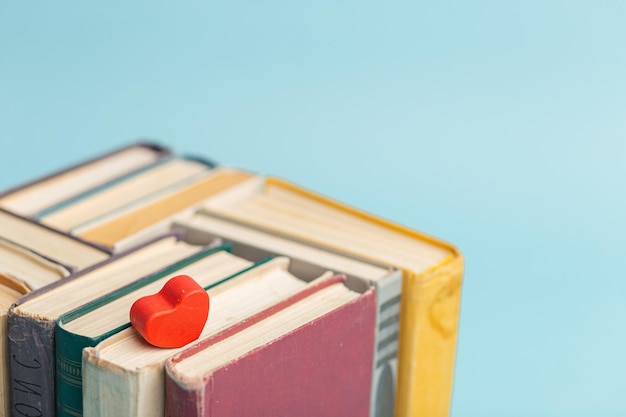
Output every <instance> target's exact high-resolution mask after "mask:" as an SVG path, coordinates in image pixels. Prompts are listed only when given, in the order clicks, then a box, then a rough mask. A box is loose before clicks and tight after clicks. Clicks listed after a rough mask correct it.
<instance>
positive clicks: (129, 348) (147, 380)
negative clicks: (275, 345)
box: [83, 258, 373, 417]
mask: <svg viewBox="0 0 626 417" xmlns="http://www.w3.org/2000/svg"><path fill="white" fill-rule="evenodd" d="M288 267H289V259H287V258H274V259H270V260H268V261H266V262H262V263H261V264H258V265H256V266H255V267H253V268H251V269H248V270H246V271H244V272H242V273H239V274H238V275H236V276H233V277H230V278H229V279H228V280H226V281H225V282H224V283H222V284H220V285H217V286H214V287H212V288H209V289H208V293H209V296H210V299H211V311H210V313H209V319H208V320H207V322H206V325H205V326H204V329H203V331H202V334H201V336H200V340H202V339H205V338H207V337H209V336H211V335H214V334H216V333H218V332H220V331H223V330H225V329H227V328H229V327H230V326H232V325H234V324H236V323H238V322H240V321H242V320H245V319H246V318H248V317H251V316H253V315H254V314H256V313H258V312H260V311H263V310H264V309H266V308H270V307H271V306H273V305H274V304H276V303H277V302H279V301H281V300H283V299H285V298H288V297H290V296H292V295H294V294H296V293H298V292H300V291H301V290H303V289H305V288H306V287H307V286H308V285H309V284H308V282H310V281H311V279H310V278H311V277H308V281H307V280H303V279H301V278H300V277H296V276H294V275H293V274H291V273H290V272H289V271H288ZM327 276H328V274H324V275H322V276H321V277H320V279H324V278H325V277H327ZM313 278H315V277H313ZM372 331H373V329H372ZM182 349H183V348H176V349H163V348H157V347H154V346H152V345H149V344H148V343H147V342H146V341H145V340H144V339H143V338H142V337H141V336H140V335H139V334H138V333H137V332H136V331H135V329H134V328H129V329H126V330H123V331H121V332H119V333H117V334H115V335H113V336H111V337H110V338H108V339H105V340H104V341H102V342H100V343H99V344H98V345H97V346H95V347H89V348H86V349H84V350H83V401H84V404H83V407H84V413H85V415H86V416H102V417H103V416H111V417H113V416H115V417H117V416H142V417H157V416H163V413H164V407H165V397H164V392H165V385H164V384H165V371H164V368H163V366H164V364H165V361H166V360H167V359H168V358H169V357H170V356H172V355H173V354H175V353H177V352H178V351H180V350H182ZM369 365H370V366H371V363H370V364H369ZM367 383H368V384H369V381H367Z"/></svg>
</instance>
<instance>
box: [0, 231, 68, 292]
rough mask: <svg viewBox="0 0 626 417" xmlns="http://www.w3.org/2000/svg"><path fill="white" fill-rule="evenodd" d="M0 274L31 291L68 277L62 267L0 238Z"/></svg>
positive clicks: (65, 269)
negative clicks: (11, 278) (18, 282)
mask: <svg viewBox="0 0 626 417" xmlns="http://www.w3.org/2000/svg"><path fill="white" fill-rule="evenodd" d="M0 273H2V274H5V275H8V276H10V277H14V278H15V279H18V280H20V281H21V282H22V283H23V285H25V286H26V287H27V288H29V289H31V290H34V289H37V288H41V287H44V286H46V285H48V284H51V283H53V282H55V281H58V280H59V279H61V278H64V277H67V276H69V275H70V271H69V270H68V269H67V268H65V267H64V266H62V265H59V264H57V263H55V262H52V261H50V260H49V259H46V258H44V257H43V256H41V255H39V254H38V253H35V252H33V251H31V250H28V249H26V248H24V247H22V246H19V245H16V244H15V243H12V242H9V241H7V240H4V239H2V238H0Z"/></svg>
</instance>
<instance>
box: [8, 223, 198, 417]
mask: <svg viewBox="0 0 626 417" xmlns="http://www.w3.org/2000/svg"><path fill="white" fill-rule="evenodd" d="M201 249H202V247H195V246H193V245H188V244H186V243H185V244H184V246H180V243H179V236H178V234H168V235H166V236H163V237H161V238H158V239H155V240H154V241H150V242H148V243H146V244H145V245H143V246H140V247H138V248H135V249H132V250H129V251H127V252H124V253H121V254H118V255H114V256H112V257H111V258H109V259H108V261H107V262H105V263H103V264H102V265H98V267H97V268H95V267H94V268H90V269H86V270H84V271H82V272H80V273H77V274H74V275H72V276H70V277H68V278H66V279H64V280H62V281H58V282H55V283H53V284H50V285H48V286H46V287H43V288H40V289H38V290H35V291H33V292H31V293H29V294H27V295H26V296H24V297H22V298H20V299H19V300H18V301H17V302H16V303H14V304H13V305H12V306H11V308H10V309H9V312H8V318H7V325H8V344H9V359H10V363H9V369H10V374H11V383H10V391H11V402H12V411H13V414H15V415H54V412H55V388H54V387H55V360H54V351H55V340H54V328H55V320H56V319H57V318H58V317H59V315H60V313H59V311H62V312H66V311H71V310H72V309H74V308H76V307H79V306H81V305H83V304H85V303H88V302H89V301H91V300H94V299H97V298H98V297H101V296H103V295H104V294H106V293H108V292H111V291H113V290H115V289H117V288H118V287H119V286H120V285H125V284H127V283H129V282H132V281H134V280H136V279H139V278H141V277H142V276H145V275H148V274H150V273H153V272H155V271H159V270H161V269H162V268H166V267H168V266H170V265H171V264H172V263H175V262H178V261H180V259H184V258H186V257H188V256H190V255H192V254H193V253H195V252H197V251H199V250H201Z"/></svg>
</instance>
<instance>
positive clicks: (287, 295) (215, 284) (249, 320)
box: [0, 143, 463, 417]
mask: <svg viewBox="0 0 626 417" xmlns="http://www.w3.org/2000/svg"><path fill="white" fill-rule="evenodd" d="M462 273H463V261H462V257H461V255H460V253H459V252H458V251H457V250H456V248H454V247H453V246H451V245H449V244H447V243H444V242H442V241H440V240H438V239H435V238H432V237H429V236H426V235H424V234H421V233H419V232H417V231H414V230H410V229H408V228H406V227H403V226H400V225H398V224H395V223H392V222H390V221H387V220H384V219H382V218H379V217H377V216H374V215H371V214H368V213H365V212H363V211H361V210H358V209H355V208H352V207H349V206H347V205H345V204H342V203H340V202H337V201H335V200H331V199H329V198H326V197H324V196H322V195H320V194H317V193H314V192H312V191H309V190H306V189H303V188H302V187H300V186H298V185H295V184H293V183H291V182H289V181H286V180H282V179H278V178H273V177H269V176H265V175H260V174H256V173H252V172H248V171H246V170H242V169H236V168H229V167H225V166H217V165H215V164H213V163H211V162H209V161H207V160H204V159H202V158H192V157H183V156H178V155H175V154H173V153H172V152H171V151H170V150H168V149H166V148H164V147H161V146H159V145H156V144H149V143H135V144H131V145H129V146H127V147H124V148H123V149H119V150H116V151H114V152H111V153H109V154H106V155H101V156H98V157H97V158H94V159H91V160H88V161H86V162H85V163H83V164H80V165H75V166H71V167H69V168H67V169H64V170H62V171H59V172H56V173H54V174H51V175H48V176H46V177H44V178H41V179H38V180H36V181H33V182H30V183H27V184H23V185H20V186H18V187H15V188H12V189H9V190H7V191H5V192H3V193H0V300H1V303H2V305H1V306H0V313H1V316H0V331H1V334H0V358H1V363H0V378H2V383H0V414H1V415H6V416H9V415H11V416H54V415H56V416H81V415H84V416H102V417H103V416H111V417H119V416H139V417H150V416H155V417H156V416H172V417H174V416H180V417H183V416H184V417H188V416H211V417H227V416H252V415H254V416H279V415H281V416H363V417H366V416H368V417H369V416H381V417H382V416H394V415H395V416H418V415H419V416H435V417H436V416H446V415H448V414H449V407H450V400H451V391H452V376H453V365H454V356H455V347H456V337H457V325H458V314H459V302H460V292H461V279H462ZM177 275H189V276H191V277H192V278H194V279H195V280H196V281H197V282H198V283H199V284H200V285H201V286H202V287H203V288H204V289H205V290H206V291H207V292H208V294H209V297H210V305H211V306H210V313H209V318H208V320H207V322H206V324H205V326H204V328H203V330H202V334H201V335H200V337H199V339H197V340H196V341H194V342H192V343H190V344H188V345H186V346H183V347H180V348H167V349H165V348H158V347H154V346H152V345H150V344H149V343H147V342H146V341H145V340H144V339H143V338H142V337H141V336H140V335H139V333H137V332H136V330H135V329H134V328H133V327H132V326H131V324H130V320H129V310H130V307H131V306H132V304H133V303H134V301H135V300H137V299H139V298H141V297H144V296H146V295H150V294H154V293H156V292H158V291H159V289H160V288H162V287H163V285H164V283H165V282H167V280H169V279H170V278H172V277H174V276H177Z"/></svg>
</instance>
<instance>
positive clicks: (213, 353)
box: [165, 280, 376, 417]
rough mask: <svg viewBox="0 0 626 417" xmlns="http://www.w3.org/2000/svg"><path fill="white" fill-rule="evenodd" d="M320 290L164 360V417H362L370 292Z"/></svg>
mask: <svg viewBox="0 0 626 417" xmlns="http://www.w3.org/2000/svg"><path fill="white" fill-rule="evenodd" d="M326 284H327V285H326V286H323V287H321V288H319V287H318V288H317V291H315V292H312V293H310V294H307V295H306V296H304V297H302V296H301V297H298V298H295V297H294V298H292V299H290V300H287V301H286V302H284V303H281V304H279V305H277V306H275V307H274V308H272V309H270V310H267V311H265V312H263V313H260V314H259V315H257V316H256V317H254V318H253V319H251V320H248V321H247V322H245V323H243V324H242V325H239V326H235V328H233V329H230V330H229V331H227V332H225V333H222V334H220V335H216V336H215V337H212V338H209V339H207V340H204V341H202V342H200V343H199V344H196V345H194V346H193V347H190V348H188V349H186V350H184V351H182V353H179V354H177V355H176V356H174V357H172V358H171V359H169V360H168V361H167V363H166V375H167V378H166V412H165V415H166V416H167V417H228V416H251V415H254V416H296V415H297V416H303V417H308V416H311V417H314V416H315V417H317V416H325V417H343V416H353V417H368V416H369V413H370V409H369V408H370V402H369V399H370V390H371V385H370V382H371V377H372V366H371V365H372V363H371V358H372V355H373V346H374V344H373V341H374V328H375V316H376V300H375V292H374V290H373V289H370V290H368V291H366V292H365V293H364V294H362V295H360V296H358V297H356V298H354V297H351V298H346V299H345V300H344V299H342V300H341V301H336V303H333V304H330V303H329V305H328V306H327V305H324V301H328V299H329V298H331V297H333V296H335V297H336V295H335V294H334V293H331V292H330V291H329V290H333V289H335V288H333V286H335V287H336V286H342V287H343V284H342V282H341V281H339V282H337V281H336V280H335V281H334V282H333V281H328V282H327V283H326ZM331 294H332V295H331ZM307 301H308V303H307V304H305V302H307ZM186 362H191V363H189V364H186Z"/></svg>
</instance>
